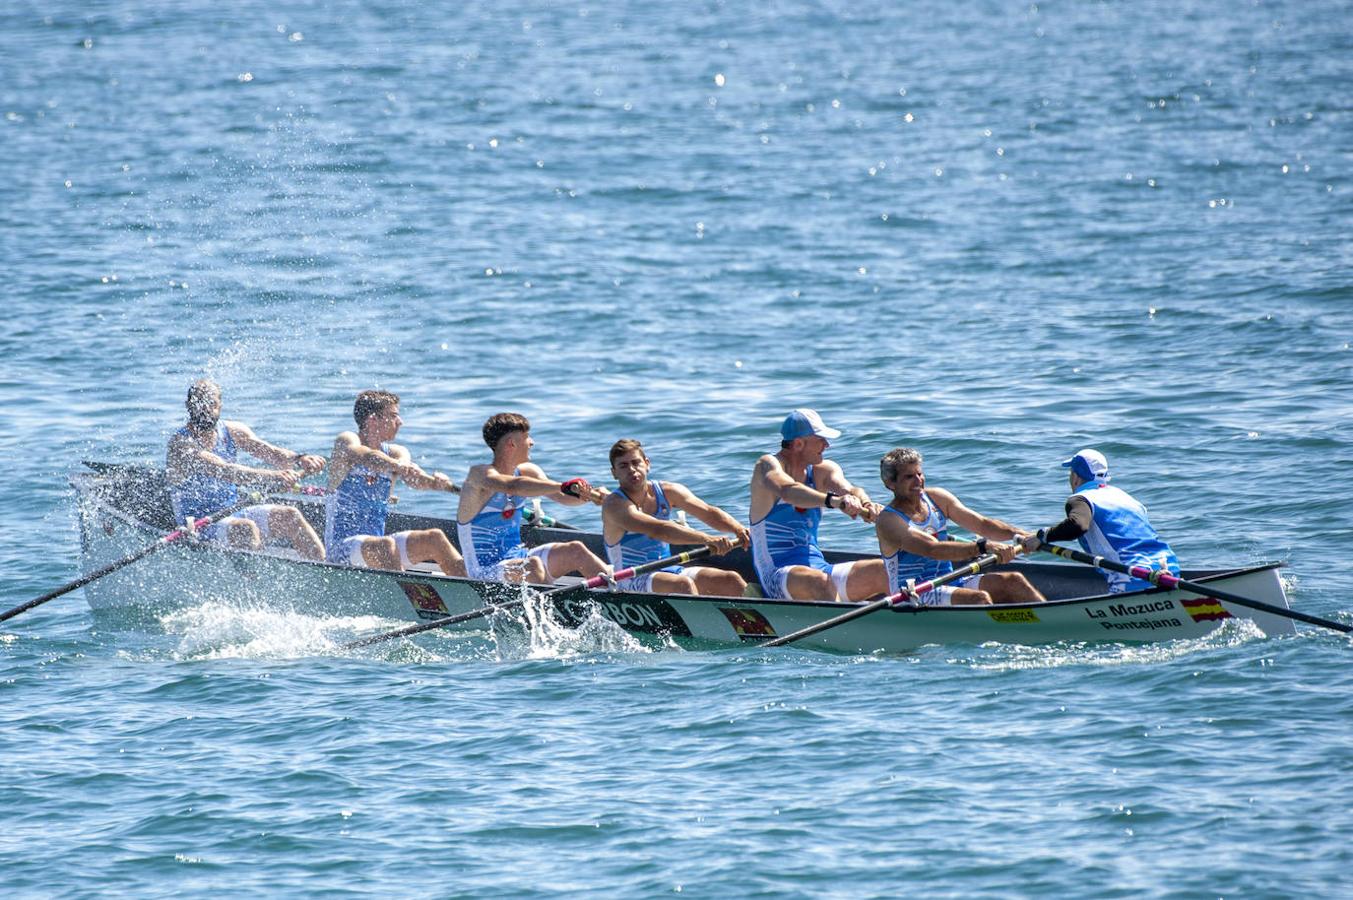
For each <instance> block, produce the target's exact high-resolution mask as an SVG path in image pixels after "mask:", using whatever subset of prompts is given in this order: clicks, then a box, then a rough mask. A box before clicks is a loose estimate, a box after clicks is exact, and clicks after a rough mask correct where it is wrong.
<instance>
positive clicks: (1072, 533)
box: [1025, 448, 1179, 594]
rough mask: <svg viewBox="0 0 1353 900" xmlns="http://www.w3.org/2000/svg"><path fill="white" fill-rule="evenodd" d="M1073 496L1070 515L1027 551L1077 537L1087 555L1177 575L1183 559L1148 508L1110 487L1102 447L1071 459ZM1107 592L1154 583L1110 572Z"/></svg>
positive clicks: (1066, 465)
mask: <svg viewBox="0 0 1353 900" xmlns="http://www.w3.org/2000/svg"><path fill="white" fill-rule="evenodd" d="M1062 468H1064V469H1070V470H1071V471H1070V472H1069V474H1068V480H1069V481H1070V483H1071V491H1072V493H1071V496H1070V497H1068V498H1067V501H1066V518H1065V519H1063V520H1062V521H1061V522H1058V523H1057V524H1056V525H1054V526H1052V527H1051V528H1049V529H1047V530H1046V531H1040V532H1039V533H1038V535H1037V536H1036V537H1033V538H1029V539H1027V540H1026V541H1025V547H1026V549H1028V550H1036V549H1037V548H1038V545H1039V543H1041V542H1043V541H1069V540H1072V539H1075V540H1077V541H1079V542H1080V545H1081V547H1083V548H1084V549H1085V551H1086V552H1087V553H1093V554H1095V555H1096V556H1102V557H1104V558H1105V559H1109V560H1113V561H1114V562H1119V563H1122V564H1123V565H1126V566H1148V567H1150V568H1152V569H1157V570H1159V569H1167V570H1169V572H1170V573H1171V574H1174V575H1178V574H1179V560H1178V558H1177V557H1176V556H1175V554H1174V551H1173V550H1171V549H1170V546H1169V545H1168V544H1166V543H1165V541H1163V540H1161V538H1160V535H1158V534H1156V529H1155V528H1153V527H1151V522H1150V520H1149V519H1147V517H1146V507H1145V506H1143V505H1142V504H1141V503H1139V502H1138V501H1137V500H1136V499H1134V498H1133V497H1132V496H1131V495H1130V494H1128V493H1127V492H1126V491H1124V490H1120V489H1119V488H1116V487H1110V486H1109V483H1108V482H1109V461H1108V460H1107V459H1105V458H1104V454H1103V453H1100V452H1099V451H1098V450H1091V449H1089V448H1086V449H1084V450H1082V451H1080V452H1079V453H1077V454H1076V455H1075V456H1073V457H1071V458H1070V459H1068V460H1065V461H1063V463H1062ZM1100 571H1101V572H1103V573H1104V577H1105V578H1106V579H1107V580H1108V582H1109V593H1111V594H1119V593H1122V592H1123V591H1138V590H1145V589H1147V588H1149V587H1151V583H1150V582H1148V581H1143V580H1141V579H1140V578H1133V577H1131V576H1130V575H1124V574H1122V573H1119V572H1106V571H1104V570H1102V569H1101V570H1100Z"/></svg>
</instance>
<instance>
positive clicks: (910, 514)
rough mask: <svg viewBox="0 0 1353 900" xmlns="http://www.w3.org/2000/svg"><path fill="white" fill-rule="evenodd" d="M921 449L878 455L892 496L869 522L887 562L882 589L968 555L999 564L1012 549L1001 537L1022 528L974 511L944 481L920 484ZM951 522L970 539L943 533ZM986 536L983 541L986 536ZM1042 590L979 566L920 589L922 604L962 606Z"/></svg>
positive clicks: (942, 569)
mask: <svg viewBox="0 0 1353 900" xmlns="http://www.w3.org/2000/svg"><path fill="white" fill-rule="evenodd" d="M921 466H922V457H921V451H919V450H913V449H912V448H910V447H896V448H894V449H892V450H889V451H888V452H887V453H885V454H884V456H883V458H882V459H881V460H879V477H880V478H881V479H882V480H883V485H884V487H886V488H888V490H890V491H892V492H893V499H892V500H891V501H890V502H889V503H888V505H887V506H885V507H884V508H883V513H884V514H883V515H881V516H879V519H878V522H877V523H876V525H875V528H876V530H877V531H878V539H879V552H880V553H882V554H883V561H884V563H885V564H886V565H887V567H888V592H889V593H892V594H895V593H898V592H900V591H903V590H906V589H907V582H913V583H920V582H923V581H930V580H932V579H935V578H938V577H939V576H941V575H947V574H949V573H950V572H952V571H953V570H954V565H953V564H954V562H955V561H958V560H965V561H971V560H973V559H976V558H977V557H979V556H985V555H986V554H988V553H994V554H996V557H997V559H999V560H1000V561H1001V562H1003V563H1007V562H1010V560H1012V559H1013V558H1014V557H1015V554H1016V553H1017V552H1018V550H1017V548H1016V547H1015V546H1013V545H1012V544H1008V543H1001V542H1003V541H1013V540H1018V539H1019V538H1022V537H1024V536H1026V535H1028V534H1029V532H1027V531H1023V530H1021V529H1019V528H1016V527H1015V526H1014V525H1010V524H1008V523H1006V522H1002V521H1001V520H1000V519H993V518H991V517H989V516H984V515H982V514H981V513H977V512H974V511H973V510H971V509H969V508H968V507H967V506H965V505H963V502H962V501H961V500H959V499H958V497H956V496H954V495H953V494H952V493H950V492H949V491H946V490H945V489H944V488H938V487H926V481H925V471H924V470H923V469H922V467H921ZM951 521H952V522H953V523H954V524H955V525H958V526H960V527H962V528H966V529H968V530H969V531H971V532H972V533H973V534H976V535H977V536H978V537H977V540H976V541H963V540H954V539H952V538H950V536H949V523H950V522H951ZM988 542H990V543H988ZM1043 599H1044V597H1043V595H1042V594H1040V593H1039V592H1038V590H1037V589H1036V588H1035V587H1034V586H1033V585H1032V584H1030V583H1029V580H1028V579H1027V578H1025V577H1024V576H1023V575H1021V574H1020V573H1018V572H984V573H979V574H977V575H969V576H968V577H966V578H962V579H960V580H958V581H957V582H954V583H952V584H947V585H943V586H941V587H939V588H936V589H935V590H933V591H928V592H927V593H925V594H922V595H921V598H920V602H921V603H922V604H925V605H927V606H950V605H952V606H963V605H965V604H986V603H1037V602H1039V601H1041V600H1043Z"/></svg>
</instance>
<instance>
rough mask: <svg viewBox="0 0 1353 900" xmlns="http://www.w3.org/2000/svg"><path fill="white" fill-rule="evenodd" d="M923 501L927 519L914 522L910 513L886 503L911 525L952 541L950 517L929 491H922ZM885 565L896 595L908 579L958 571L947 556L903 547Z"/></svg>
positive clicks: (940, 539) (938, 539) (889, 582)
mask: <svg viewBox="0 0 1353 900" xmlns="http://www.w3.org/2000/svg"><path fill="white" fill-rule="evenodd" d="M921 503H922V504H923V505H924V507H925V518H924V519H922V520H921V521H920V522H915V521H912V519H911V518H910V517H909V516H907V515H906V514H905V513H903V512H902V511H901V510H899V509H896V508H894V507H892V506H885V507H883V510H884V512H890V513H892V514H893V515H895V516H897V517H898V518H899V519H901V520H902V521H903V522H906V523H907V527H908V528H913V529H915V530H917V531H923V532H925V533H926V534H929V535H930V536H931V537H933V538H935V540H937V541H947V540H949V518H948V517H947V516H946V515H945V514H944V513H943V512H941V511H940V508H939V507H938V506H936V505H935V503H934V501H933V500H931V499H930V495H929V494H928V493H926V492H925V491H921ZM883 564H884V566H886V567H887V569H888V587H889V589H890V590H891V592H892V593H894V594H896V593H897V592H898V591H901V590H902V589H903V588H905V587H906V584H907V581H908V580H911V581H915V582H916V583H917V584H919V583H921V582H923V581H930V580H931V579H933V578H938V577H940V576H941V575H948V574H949V573H950V572H952V571H954V565H953V563H951V562H949V560H947V559H931V558H930V557H929V556H921V555H920V554H917V553H908V552H906V551H905V550H903V549H902V548H900V547H899V548H898V549H897V550H896V551H895V552H894V553H893V554H892V555H891V556H885V557H883Z"/></svg>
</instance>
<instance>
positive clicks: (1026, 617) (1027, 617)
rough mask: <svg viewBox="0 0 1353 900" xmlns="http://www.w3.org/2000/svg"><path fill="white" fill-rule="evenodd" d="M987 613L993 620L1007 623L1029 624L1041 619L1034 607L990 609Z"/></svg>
mask: <svg viewBox="0 0 1353 900" xmlns="http://www.w3.org/2000/svg"><path fill="white" fill-rule="evenodd" d="M987 615H989V616H991V620H992V621H993V622H1003V623H1005V624H1016V625H1018V624H1027V623H1033V622H1037V621H1039V619H1038V616H1037V614H1035V613H1034V611H1033V610H1032V609H989V610H987Z"/></svg>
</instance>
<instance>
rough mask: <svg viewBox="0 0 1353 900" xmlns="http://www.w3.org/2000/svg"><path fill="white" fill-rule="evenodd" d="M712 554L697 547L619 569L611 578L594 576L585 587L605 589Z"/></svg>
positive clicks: (707, 548)
mask: <svg viewBox="0 0 1353 900" xmlns="http://www.w3.org/2000/svg"><path fill="white" fill-rule="evenodd" d="M710 552H711V551H710V549H709V547H708V546H705V547H696V548H695V549H694V550H687V551H686V552H684V553H674V554H672V555H671V556H668V557H665V558H663V559H655V560H652V561H650V562H646V563H640V564H639V565H637V566H631V567H630V568H628V569H617V570H616V571H614V572H612V573H611V574H610V575H609V576H607V575H593V576H592V577H591V578H589V579H587V580H586V581H584V582H583V587H586V588H599V587H605V586H606V585H608V584H614V583H615V582H617V581H624V580H625V579H627V578H634V577H635V576H637V575H647V574H648V573H649V572H656V571H658V570H659V569H665V568H667V567H668V566H684V565H686V563H688V562H691V561H692V560H696V559H700V558H702V557H705V556H709V554H710Z"/></svg>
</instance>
